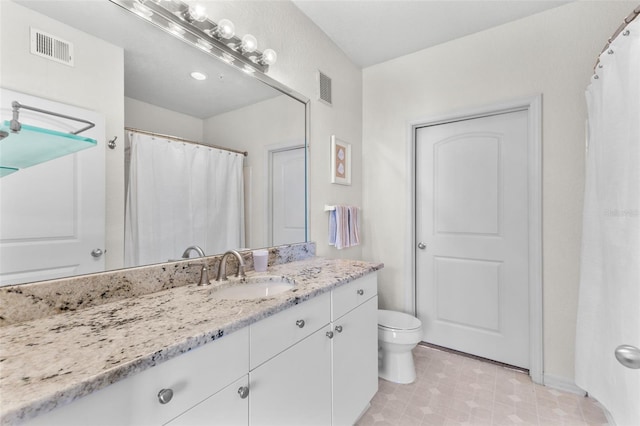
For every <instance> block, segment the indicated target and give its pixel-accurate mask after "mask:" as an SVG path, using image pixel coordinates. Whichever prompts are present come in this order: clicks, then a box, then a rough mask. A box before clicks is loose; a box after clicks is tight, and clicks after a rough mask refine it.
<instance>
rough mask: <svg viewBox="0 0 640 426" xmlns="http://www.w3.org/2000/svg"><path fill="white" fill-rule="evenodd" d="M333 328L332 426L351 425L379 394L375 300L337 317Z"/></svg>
mask: <svg viewBox="0 0 640 426" xmlns="http://www.w3.org/2000/svg"><path fill="white" fill-rule="evenodd" d="M333 329H334V333H335V337H334V338H333V366H332V367H333V374H332V376H333V418H332V420H333V421H332V424H333V426H343V425H344V426H346V425H353V424H354V423H355V421H356V420H357V419H358V416H359V415H360V414H361V413H362V412H363V411H364V409H365V408H366V407H367V405H368V404H369V401H371V398H373V395H374V394H375V393H376V392H377V391H378V297H377V296H375V297H373V298H371V299H369V300H368V301H367V302H365V303H363V304H362V305H360V306H359V307H357V308H356V309H354V310H352V311H351V312H349V313H348V314H346V315H344V316H343V317H341V318H338V319H337V320H336V321H334V323H333ZM339 330H342V331H339Z"/></svg>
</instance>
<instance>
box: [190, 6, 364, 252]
mask: <svg viewBox="0 0 640 426" xmlns="http://www.w3.org/2000/svg"><path fill="white" fill-rule="evenodd" d="M200 3H202V4H203V5H205V6H206V8H207V10H208V12H209V16H211V17H213V19H214V20H220V19H221V18H228V19H230V20H231V21H233V22H234V23H235V25H236V33H237V34H241V35H242V34H246V33H251V34H253V35H254V36H256V38H257V39H258V43H259V46H258V48H259V49H260V50H264V49H265V48H272V49H274V50H275V51H276V52H277V53H278V61H277V62H276V64H275V65H273V66H271V69H270V70H269V75H270V76H271V77H272V78H274V79H276V80H278V81H280V82H282V83H284V84H286V85H287V86H289V87H291V88H292V89H294V90H296V91H298V92H300V93H302V94H303V95H305V96H307V97H309V98H310V99H311V105H310V107H311V128H310V132H311V140H310V159H309V160H310V161H309V165H310V187H311V200H310V206H309V209H310V222H311V223H310V234H311V241H315V242H317V244H318V246H317V253H318V255H320V256H330V257H346V258H352V259H359V258H360V257H361V255H362V248H361V247H353V248H348V249H345V250H340V251H338V250H336V249H334V248H333V247H329V246H328V245H327V242H328V238H327V222H328V219H327V213H325V212H324V211H323V207H324V204H340V203H343V204H353V205H357V206H362V175H361V173H360V171H361V167H362V163H361V156H362V142H361V141H362V73H361V71H360V69H359V68H358V67H357V66H355V65H354V64H353V63H352V62H351V61H350V60H349V59H348V58H347V57H346V56H345V55H344V53H343V52H342V51H341V50H340V49H338V48H337V47H336V46H335V44H333V42H332V41H331V40H329V38H328V37H327V36H326V35H325V34H324V33H323V32H322V31H321V30H320V29H319V28H318V27H317V26H316V25H315V24H313V23H312V22H311V21H310V20H309V19H308V18H307V17H306V15H304V14H303V13H302V12H300V10H299V9H298V8H296V7H295V6H294V5H293V3H291V2H288V1H259V2H256V1H218V0H213V1H212V0H209V1H202V2H200ZM318 69H320V70H322V72H324V73H325V74H327V75H329V76H330V77H331V78H332V83H333V107H330V106H327V105H325V104H323V103H321V102H319V101H317V98H318V97H317V92H318V91H317V84H318V83H317V80H316V79H317V74H316V73H317V70H318ZM332 134H336V135H337V136H339V137H340V138H341V139H343V140H345V141H347V142H350V143H351V144H352V152H353V176H352V185H351V186H341V185H334V184H331V183H330V162H329V154H330V152H329V151H330V144H331V135H332ZM368 214H369V212H368V211H363V212H362V217H363V221H364V222H365V223H366V221H367V219H368ZM370 236H371V235H370V233H367V232H362V239H363V243H364V244H366V242H367V240H368V239H369V238H370Z"/></svg>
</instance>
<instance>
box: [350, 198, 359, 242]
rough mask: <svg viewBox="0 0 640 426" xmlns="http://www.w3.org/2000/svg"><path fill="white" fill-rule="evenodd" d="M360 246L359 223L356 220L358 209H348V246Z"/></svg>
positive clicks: (357, 219)
mask: <svg viewBox="0 0 640 426" xmlns="http://www.w3.org/2000/svg"><path fill="white" fill-rule="evenodd" d="M358 244H360V223H359V218H358V208H357V207H354V206H350V207H349V246H357V245H358Z"/></svg>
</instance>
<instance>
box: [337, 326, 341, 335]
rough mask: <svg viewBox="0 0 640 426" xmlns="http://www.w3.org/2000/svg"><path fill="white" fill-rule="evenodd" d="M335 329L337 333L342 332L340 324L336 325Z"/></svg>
mask: <svg viewBox="0 0 640 426" xmlns="http://www.w3.org/2000/svg"><path fill="white" fill-rule="evenodd" d="M336 331H337V332H338V333H342V326H341V325H336Z"/></svg>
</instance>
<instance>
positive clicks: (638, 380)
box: [576, 19, 640, 425]
mask: <svg viewBox="0 0 640 426" xmlns="http://www.w3.org/2000/svg"><path fill="white" fill-rule="evenodd" d="M627 30H628V31H629V33H628V34H627V35H620V36H618V37H617V38H616V39H615V40H614V41H613V43H612V44H611V46H610V50H611V52H612V53H608V52H604V53H603V54H602V55H601V57H600V61H601V64H602V68H597V78H596V77H595V76H594V78H593V79H592V81H591V84H590V85H589V87H588V88H587V93H586V96H587V104H588V113H589V125H588V146H587V164H586V186H585V202H584V213H583V236H582V258H581V271H580V272H581V278H580V296H579V304H578V323H577V333H576V384H577V385H578V386H580V387H581V388H582V389H584V390H586V391H587V392H588V393H589V394H590V395H592V396H593V397H595V398H596V399H597V400H598V401H600V402H601V403H602V404H603V405H604V406H605V408H607V410H608V411H609V412H610V413H611V415H612V417H613V420H614V421H615V422H616V424H617V425H640V370H632V369H629V368H626V367H623V366H622V365H621V364H620V363H618V361H617V360H616V359H615V356H614V351H615V349H616V347H617V346H619V345H621V344H629V345H633V346H636V347H640V19H636V20H635V21H634V22H632V23H631V24H630V25H629V26H628V27H627Z"/></svg>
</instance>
